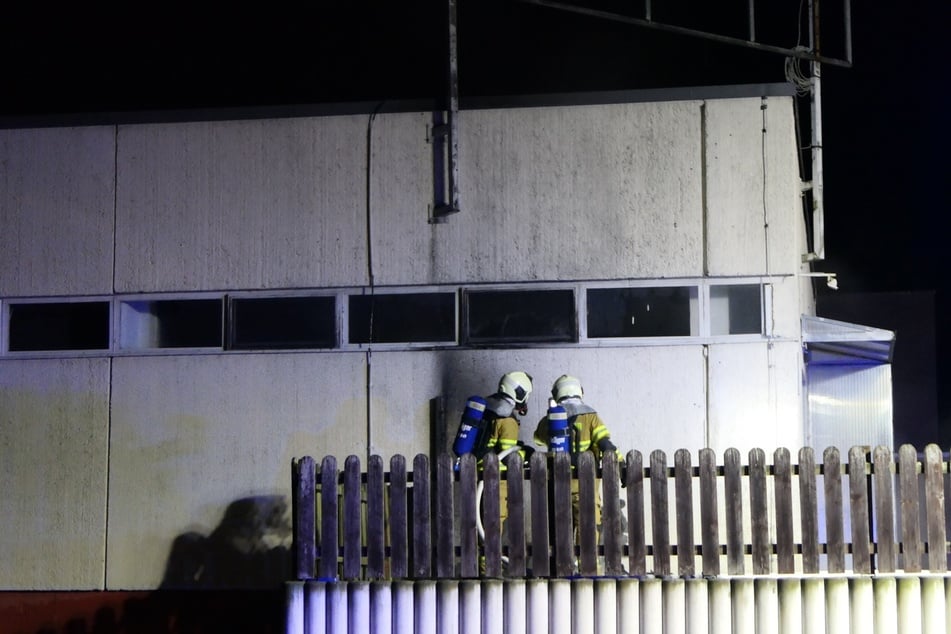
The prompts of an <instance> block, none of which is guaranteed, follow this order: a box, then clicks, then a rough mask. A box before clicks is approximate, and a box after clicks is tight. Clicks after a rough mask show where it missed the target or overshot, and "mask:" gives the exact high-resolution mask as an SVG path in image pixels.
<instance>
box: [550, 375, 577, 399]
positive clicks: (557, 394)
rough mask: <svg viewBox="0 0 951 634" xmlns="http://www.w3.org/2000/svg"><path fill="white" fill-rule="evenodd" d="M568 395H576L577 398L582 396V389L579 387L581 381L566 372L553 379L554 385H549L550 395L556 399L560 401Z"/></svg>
mask: <svg viewBox="0 0 951 634" xmlns="http://www.w3.org/2000/svg"><path fill="white" fill-rule="evenodd" d="M570 396H576V397H578V398H581V397H582V396H584V390H583V389H581V381H580V380H578V379H577V378H575V377H573V376H570V375H568V374H562V375H561V376H560V377H558V378H557V379H555V383H554V385H552V386H551V397H552V398H553V399H555V400H556V401H560V400H561V399H564V398H568V397H570Z"/></svg>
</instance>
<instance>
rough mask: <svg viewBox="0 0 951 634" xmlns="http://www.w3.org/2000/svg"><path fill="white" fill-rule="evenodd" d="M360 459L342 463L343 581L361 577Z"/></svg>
mask: <svg viewBox="0 0 951 634" xmlns="http://www.w3.org/2000/svg"><path fill="white" fill-rule="evenodd" d="M360 489H361V487H360V458H358V457H357V456H347V459H346V460H345V461H344V463H343V575H342V578H343V579H348V580H353V579H359V578H360V577H361V574H360V567H361V565H360V564H361V561H362V559H363V552H362V547H363V544H362V539H361V538H362V537H363V526H362V524H363V521H362V520H363V518H362V517H361V515H362V513H363V500H362V499H361V498H362V491H361V490H360Z"/></svg>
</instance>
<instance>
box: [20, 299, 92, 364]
mask: <svg viewBox="0 0 951 634" xmlns="http://www.w3.org/2000/svg"><path fill="white" fill-rule="evenodd" d="M108 349H109V302H66V303H52V304H12V305H11V306H10V350H11V351H17V352H19V351H25V350H108Z"/></svg>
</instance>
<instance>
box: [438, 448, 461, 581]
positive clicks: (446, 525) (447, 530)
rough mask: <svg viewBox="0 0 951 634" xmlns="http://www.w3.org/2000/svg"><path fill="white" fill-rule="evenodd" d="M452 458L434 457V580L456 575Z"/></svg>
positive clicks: (445, 454)
mask: <svg viewBox="0 0 951 634" xmlns="http://www.w3.org/2000/svg"><path fill="white" fill-rule="evenodd" d="M452 463H453V460H452V456H450V455H449V454H447V453H443V454H440V455H438V456H437V457H436V491H435V495H434V496H433V507H434V509H435V510H434V512H435V515H436V543H435V547H436V550H435V557H436V578H437V579H449V578H452V577H454V576H455V573H456V570H455V568H456V566H455V560H456V554H455V546H454V543H453V542H454V535H453V523H454V520H455V511H454V509H453V499H452V498H453V470H452Z"/></svg>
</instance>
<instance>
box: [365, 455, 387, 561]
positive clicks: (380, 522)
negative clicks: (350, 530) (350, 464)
mask: <svg viewBox="0 0 951 634" xmlns="http://www.w3.org/2000/svg"><path fill="white" fill-rule="evenodd" d="M384 491H385V488H384V474H383V458H381V457H380V456H370V459H369V460H368V461H367V573H366V574H367V579H370V580H373V579H382V578H384V577H385V576H386V511H385V506H384V500H385V493H384Z"/></svg>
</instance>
